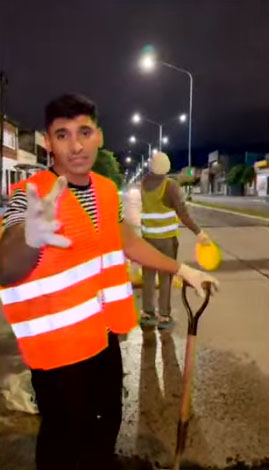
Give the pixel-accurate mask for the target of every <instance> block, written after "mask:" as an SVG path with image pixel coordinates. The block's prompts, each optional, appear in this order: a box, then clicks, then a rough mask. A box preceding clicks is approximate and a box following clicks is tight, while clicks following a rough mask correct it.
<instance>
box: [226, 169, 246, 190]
mask: <svg viewBox="0 0 269 470" xmlns="http://www.w3.org/2000/svg"><path fill="white" fill-rule="evenodd" d="M244 170H245V165H244V164H240V165H235V166H233V167H232V168H231V169H230V171H229V173H228V175H227V181H228V183H229V185H231V186H232V185H234V184H242V181H241V180H242V176H243V173H244Z"/></svg>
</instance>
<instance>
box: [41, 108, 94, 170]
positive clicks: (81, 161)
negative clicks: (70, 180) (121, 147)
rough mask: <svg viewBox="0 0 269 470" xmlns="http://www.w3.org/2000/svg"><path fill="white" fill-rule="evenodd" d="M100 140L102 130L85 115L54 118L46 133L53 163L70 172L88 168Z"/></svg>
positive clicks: (90, 165) (91, 164) (91, 163)
mask: <svg viewBox="0 0 269 470" xmlns="http://www.w3.org/2000/svg"><path fill="white" fill-rule="evenodd" d="M102 141H103V138H102V132H101V130H100V129H99V128H98V127H97V125H96V124H95V122H94V121H92V119H91V118H90V117H89V116H84V115H81V116H77V117H75V118H74V119H66V118H57V119H55V120H54V121H53V123H52V124H51V126H50V127H49V129H48V133H47V136H46V143H47V149H48V151H49V152H52V153H53V157H54V160H55V164H56V166H57V167H58V168H61V170H62V171H64V173H68V174H70V175H85V174H86V173H88V172H89V170H90V169H91V167H92V166H93V164H94V162H95V160H96V156H97V151H98V148H100V147H101V146H102Z"/></svg>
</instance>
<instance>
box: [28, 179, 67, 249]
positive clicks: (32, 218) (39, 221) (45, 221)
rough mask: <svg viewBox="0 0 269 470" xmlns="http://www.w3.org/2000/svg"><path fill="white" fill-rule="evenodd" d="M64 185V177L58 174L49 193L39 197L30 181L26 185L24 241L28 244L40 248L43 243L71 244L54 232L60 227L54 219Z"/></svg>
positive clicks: (54, 244) (59, 245)
mask: <svg viewBox="0 0 269 470" xmlns="http://www.w3.org/2000/svg"><path fill="white" fill-rule="evenodd" d="M66 186H67V181H66V178H65V177H64V176H60V177H59V178H58V179H57V181H56V183H55V184H54V186H53V188H52V190H51V191H50V193H49V194H47V196H45V197H44V198H40V197H39V196H38V194H37V187H36V185H35V184H32V183H29V184H28V185H27V189H26V195H27V204H28V205H27V211H26V217H25V241H26V244H27V245H28V246H30V247H32V248H41V247H43V246H45V245H52V246H58V247H61V248H67V247H69V246H70V245H71V240H69V239H68V238H66V237H64V236H63V235H57V234H55V233H54V232H56V231H57V230H59V228H60V222H59V221H57V220H55V212H56V206H57V202H58V199H59V197H60V196H61V195H62V193H63V191H64V190H65V189H66Z"/></svg>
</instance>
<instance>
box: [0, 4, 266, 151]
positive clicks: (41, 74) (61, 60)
mask: <svg viewBox="0 0 269 470" xmlns="http://www.w3.org/2000/svg"><path fill="white" fill-rule="evenodd" d="M0 17H1V30H0V54H1V56H0V58H1V68H3V69H4V70H5V71H6V73H7V75H8V79H9V89H8V110H7V111H8V115H9V116H10V117H12V118H13V119H15V120H17V121H19V122H20V123H21V124H22V125H23V126H26V127H32V128H42V125H43V107H44V105H45V103H46V102H47V101H48V100H49V99H51V98H53V97H55V96H56V95H58V94H61V93H64V92H70V91H78V92H81V93H84V94H87V95H88V96H89V97H91V98H92V99H93V100H95V101H96V102H97V104H98V108H99V111H100V116H101V124H102V127H103V128H104V132H105V139H106V147H108V148H110V149H112V150H115V151H117V152H119V151H121V150H127V149H128V144H127V143H126V141H127V138H128V136H129V135H130V134H132V133H135V134H136V135H137V136H138V137H139V136H140V138H141V139H145V140H147V141H153V143H154V140H155V141H156V138H157V132H158V131H157V129H155V128H154V127H152V126H150V125H143V126H142V125H141V126H140V127H136V128H134V126H133V125H131V124H130V115H131V114H132V113H133V112H134V111H141V112H142V113H144V114H145V115H146V116H147V117H149V118H151V119H153V120H156V121H160V122H166V121H168V122H169V123H168V125H167V127H166V129H165V133H166V134H168V135H169V136H170V138H171V142H172V145H171V146H170V147H169V148H168V153H169V151H170V152H171V154H172V155H173V152H174V153H175V154H177V152H178V151H181V150H182V151H183V150H184V149H186V147H187V125H185V126H182V125H179V124H178V123H177V122H176V121H175V120H173V118H175V117H176V116H177V115H178V114H179V113H182V112H187V111H188V93H189V82H188V80H187V77H185V76H184V75H180V74H177V73H175V72H173V71H171V70H168V69H165V68H161V69H160V70H159V71H158V72H156V73H155V74H152V75H146V76H145V75H143V74H141V73H140V71H139V69H138V67H137V59H138V55H139V51H140V50H141V47H142V46H143V45H145V44H152V45H154V46H155V47H156V50H157V51H158V53H159V56H160V59H162V60H164V61H166V62H170V63H172V64H175V65H177V66H179V67H184V68H187V69H189V70H190V71H192V72H193V74H194V104H193V106H194V107H193V147H194V149H202V150H201V151H202V152H204V151H208V150H215V149H217V148H232V147H233V148H243V149H244V150H255V149H257V150H259V149H264V150H266V149H267V150H268V151H269V1H268V0H162V1H158V0H155V1H153V0H152V1H151V0H144V1H140V0H118V1H115V0H106V1H105V0H96V1H91V0H73V1H71V0H54V1H53V0H47V1H41V0H2V1H1V4H0Z"/></svg>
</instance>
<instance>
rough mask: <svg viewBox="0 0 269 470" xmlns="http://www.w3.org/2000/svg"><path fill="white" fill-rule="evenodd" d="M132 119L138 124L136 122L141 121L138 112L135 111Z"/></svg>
mask: <svg viewBox="0 0 269 470" xmlns="http://www.w3.org/2000/svg"><path fill="white" fill-rule="evenodd" d="M132 121H133V122H134V123H135V124H138V123H139V122H140V121H141V116H140V114H138V113H135V114H134V115H133V116H132Z"/></svg>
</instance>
